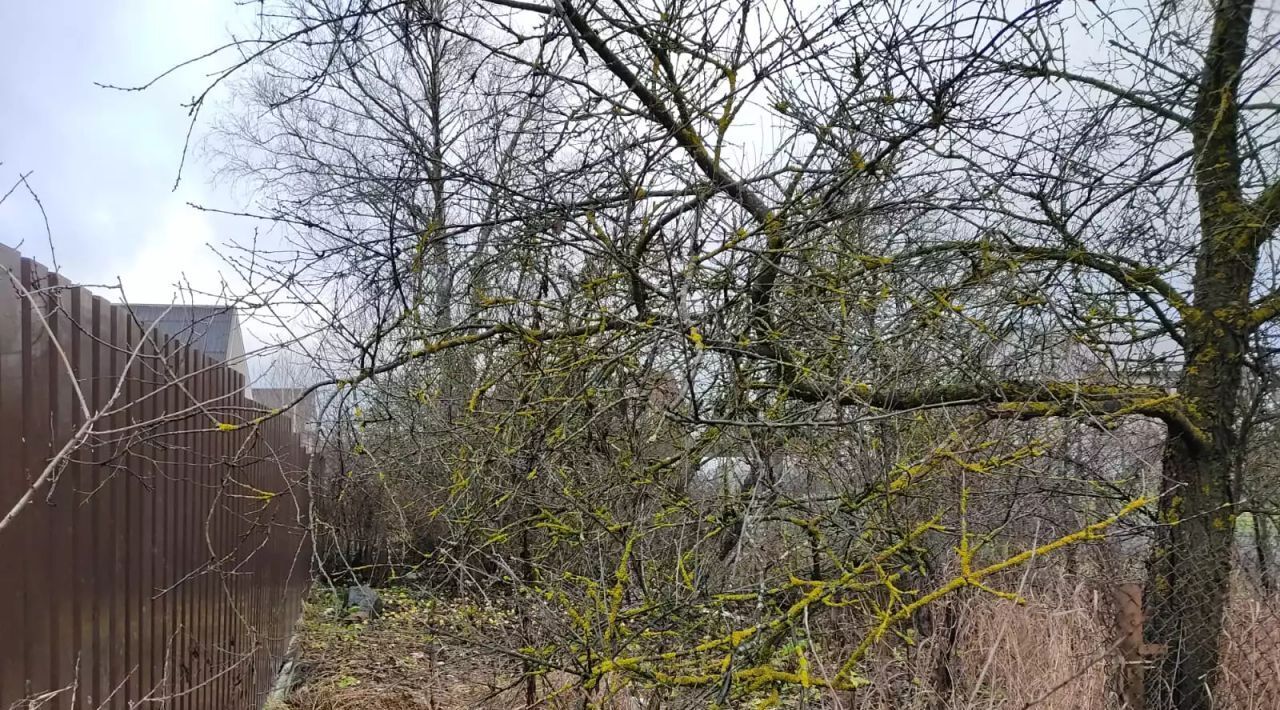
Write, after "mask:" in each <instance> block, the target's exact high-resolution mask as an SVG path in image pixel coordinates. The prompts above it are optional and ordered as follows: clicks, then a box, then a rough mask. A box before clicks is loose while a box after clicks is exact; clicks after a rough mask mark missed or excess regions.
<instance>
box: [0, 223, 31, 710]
mask: <svg viewBox="0 0 1280 710" xmlns="http://www.w3.org/2000/svg"><path fill="white" fill-rule="evenodd" d="M21 274H22V263H21V257H20V256H19V255H18V253H17V252H16V251H13V250H12V249H9V248H8V247H5V246H0V451H3V452H5V455H3V456H0V519H2V518H3V517H4V516H6V515H7V514H8V513H9V511H10V510H11V509H12V508H13V507H14V506H15V505H18V503H19V501H20V500H21V498H22V495H23V493H25V492H26V488H27V487H26V474H25V461H26V453H25V439H24V438H23V425H24V424H23V415H22V412H23V410H22V404H23V401H24V398H25V394H24V390H25V388H26V386H25V384H24V383H25V380H24V378H23V367H24V363H25V361H26V354H25V353H26V348H27V341H26V340H25V339H24V338H22V337H20V336H21V333H22V315H21V312H20V311H21V303H20V300H19V298H18V292H17V288H18V281H17V280H18V279H21ZM25 524H26V520H25V519H16V518H15V520H14V523H12V524H11V525H10V526H9V527H8V529H7V530H0V536H4V537H0V540H3V539H4V538H6V537H12V536H15V535H17V534H18V532H17V531H18V530H20V529H21V528H22V527H23V526H24V525H25ZM25 564H26V559H25V554H24V546H20V545H4V544H0V569H5V570H15V571H16V572H17V573H18V575H22V573H23V572H24V571H25V570H24V566H25ZM10 579H11V580H13V581H11V582H10V590H9V594H10V595H11V596H10V597H9V598H8V603H5V604H0V627H2V628H5V629H9V630H10V631H11V632H12V634H13V637H12V638H11V639H10V641H9V642H6V643H3V644H0V698H17V697H21V696H22V693H23V690H24V688H25V686H26V678H27V667H26V648H25V645H24V642H23V641H24V639H25V633H26V629H25V623H26V622H25V619H26V613H25V608H24V606H23V605H24V604H25V597H24V595H25V584H24V583H23V582H22V581H21V580H20V579H14V578H12V577H10ZM0 707H3V705H2V704H0Z"/></svg>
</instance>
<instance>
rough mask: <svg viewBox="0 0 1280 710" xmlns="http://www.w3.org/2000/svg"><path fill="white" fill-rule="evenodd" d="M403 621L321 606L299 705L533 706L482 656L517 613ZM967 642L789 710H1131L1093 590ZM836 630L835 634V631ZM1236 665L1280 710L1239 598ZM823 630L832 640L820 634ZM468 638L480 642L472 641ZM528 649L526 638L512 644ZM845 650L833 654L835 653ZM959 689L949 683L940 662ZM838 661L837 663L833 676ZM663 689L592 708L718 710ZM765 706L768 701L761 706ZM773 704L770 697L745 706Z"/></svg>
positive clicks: (1265, 646) (887, 656) (1269, 640)
mask: <svg viewBox="0 0 1280 710" xmlns="http://www.w3.org/2000/svg"><path fill="white" fill-rule="evenodd" d="M390 596H391V599H390V605H389V606H390V609H391V610H390V612H389V613H388V614H387V615H386V616H385V617H383V618H381V619H379V620H376V621H374V622H372V623H368V624H354V625H351V624H346V623H344V622H340V621H338V620H337V619H336V616H335V615H333V614H331V613H329V614H326V613H325V610H324V605H323V604H313V605H311V607H310V608H309V611H308V623H307V627H306V631H305V632H304V638H303V643H302V659H301V661H302V663H301V666H302V669H303V670H302V684H301V686H300V687H299V688H298V689H297V690H296V691H295V692H294V693H293V694H292V695H291V697H290V699H289V701H288V705H289V707H290V708H291V709H292V710H356V709H360V710H419V709H429V710H462V709H464V708H465V709H473V708H474V709H477V710H484V709H491V710H508V709H515V708H525V707H527V705H526V703H525V694H524V684H523V683H521V682H520V681H519V678H520V673H519V669H518V668H517V667H516V665H515V664H513V663H512V662H510V661H509V660H507V659H505V658H504V657H502V656H500V655H499V654H496V653H494V652H492V651H491V650H486V649H485V648H483V647H481V646H484V645H486V644H491V645H492V646H494V647H497V646H501V645H503V643H504V639H505V638H508V637H511V638H514V635H515V634H514V629H513V622H512V621H511V615H510V614H509V613H508V612H506V611H504V610H501V609H496V608H492V607H477V606H474V605H471V604H468V603H449V604H445V603H424V602H420V601H416V600H413V599H412V597H411V596H409V595H404V594H400V595H397V594H395V593H392V594H391V595H390ZM952 603H954V604H956V605H957V606H956V612H957V613H956V615H955V618H956V619H957V621H958V626H957V633H956V641H955V644H954V646H953V647H952V648H951V649H950V650H949V652H948V650H947V649H945V648H943V646H942V644H940V643H939V640H940V638H942V637H941V635H939V634H935V635H934V636H933V637H932V638H930V639H927V640H925V641H924V642H922V643H920V644H918V645H914V646H913V645H908V644H904V643H902V642H895V643H886V644H884V645H883V646H882V647H881V648H879V649H877V652H876V654H875V657H874V658H873V659H872V662H871V663H869V664H868V667H867V668H866V669H865V671H866V675H867V676H868V677H869V678H870V680H872V681H873V683H872V685H871V686H869V687H868V688H864V689H861V690H859V691H858V692H855V693H841V694H826V695H823V694H820V693H818V692H817V691H810V692H808V693H806V694H805V699H804V700H801V699H800V696H799V695H797V694H795V693H792V694H790V695H783V696H782V701H781V703H780V704H779V705H778V706H781V707H804V708H814V709H817V708H841V709H843V710H889V709H890V708H894V709H901V710H1020V709H1022V708H1038V709H1040V710H1076V709H1078V708H1101V709H1107V708H1118V707H1119V702H1118V699H1117V695H1116V684H1115V676H1116V673H1117V669H1118V667H1119V657H1118V653H1117V652H1116V650H1115V644H1114V642H1113V641H1114V636H1113V634H1112V632H1111V625H1110V624H1111V622H1110V613H1111V612H1110V610H1109V608H1108V603H1107V601H1106V596H1105V595H1102V594H1099V593H1095V592H1094V591H1091V590H1090V589H1089V588H1087V587H1085V586H1084V585H1078V586H1075V587H1059V588H1058V590H1056V591H1055V592H1052V593H1039V594H1033V595H1029V603H1028V604H1026V605H1025V606H1017V605H1014V604H1011V603H1009V602H1006V601H1003V600H1000V599H996V598H993V597H991V596H989V595H971V596H968V597H965V598H959V597H957V598H956V599H955V600H954V601H953V602H952ZM838 629H839V624H836V623H833V624H832V628H830V629H827V630H826V631H827V632H835V631H837V630H838ZM1228 629H1230V634H1229V639H1228V640H1227V641H1226V642H1225V643H1224V647H1223V658H1224V668H1225V669H1226V671H1227V675H1226V676H1225V678H1224V682H1223V684H1222V685H1221V692H1222V695H1223V697H1222V700H1221V703H1222V704H1221V705H1220V706H1219V707H1222V708H1230V709H1231V710H1273V709H1274V708H1276V707H1280V617H1278V616H1277V614H1276V613H1275V610H1274V609H1273V608H1269V607H1268V606H1266V605H1264V604H1262V603H1260V602H1259V601H1257V600H1255V599H1248V598H1244V597H1243V596H1242V595H1238V596H1237V598H1236V600H1235V603H1233V605H1232V607H1231V609H1230V611H1229V619H1228ZM819 632H821V630H819ZM451 638H456V639H462V638H467V639H473V640H477V641H478V644H477V643H463V642H461V641H457V640H452V641H451V640H450V639H451ZM512 644H513V645H514V641H513V642H512ZM834 647H835V646H833V648H834ZM942 653H947V656H946V658H947V661H946V663H945V664H944V665H945V667H946V668H947V669H948V671H949V677H950V680H951V683H950V685H951V687H950V689H949V690H947V689H944V691H943V692H939V691H938V688H936V687H934V686H935V680H934V679H935V678H936V669H937V668H938V666H939V654H942ZM837 665H838V663H837V662H836V660H835V659H834V658H832V659H829V667H831V668H834V667H835V666H837ZM571 684H572V679H571V678H570V677H568V676H559V675H557V674H549V675H547V676H544V677H542V678H540V679H539V682H538V685H537V695H538V697H539V699H540V702H539V703H537V706H538V707H543V708H548V709H553V708H581V707H585V706H584V704H583V700H584V696H583V694H582V693H581V692H580V691H577V690H574V691H571V692H567V693H564V694H561V695H558V696H556V697H555V698H554V699H553V700H551V701H547V700H546V699H545V698H546V696H547V695H548V694H550V693H551V691H552V689H554V688H559V687H564V686H566V685H571ZM653 692H654V691H651V690H645V689H636V688H625V689H624V690H623V691H622V692H618V693H615V694H611V693H610V692H609V689H608V687H607V685H606V686H605V687H602V688H600V689H597V690H596V691H595V692H594V693H592V695H591V698H590V699H591V700H592V701H593V702H595V703H598V704H597V705H592V706H591V707H599V708H606V709H608V710H651V709H652V708H654V707H657V706H659V705H660V706H661V707H662V708H664V709H666V710H671V709H673V708H685V707H690V708H691V707H707V706H708V704H709V702H710V701H709V698H707V697H706V696H696V697H695V696H689V695H685V696H683V697H676V698H672V697H670V696H667V697H665V698H664V699H663V702H661V703H657V702H655V700H654V696H653ZM760 697H761V699H763V698H765V697H767V696H763V695H762V696H760ZM742 706H743V707H753V706H761V707H764V706H765V705H762V704H760V702H759V701H757V700H752V701H751V702H749V703H747V704H745V705H742Z"/></svg>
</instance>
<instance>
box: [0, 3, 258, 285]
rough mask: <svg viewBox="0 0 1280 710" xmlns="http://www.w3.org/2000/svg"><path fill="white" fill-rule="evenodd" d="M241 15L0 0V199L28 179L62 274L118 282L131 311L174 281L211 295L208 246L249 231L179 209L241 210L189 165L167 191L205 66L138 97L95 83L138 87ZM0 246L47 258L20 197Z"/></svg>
mask: <svg viewBox="0 0 1280 710" xmlns="http://www.w3.org/2000/svg"><path fill="white" fill-rule="evenodd" d="M251 19H252V17H251V16H249V17H246V16H245V10H243V9H241V8H237V7H236V3H235V2H234V0H105V1H104V2H92V1H91V0H0V27H4V28H5V40H4V42H2V43H0V163H3V164H2V165H0V183H2V184H3V185H2V187H0V194H3V193H4V192H5V191H7V190H8V189H9V187H10V186H12V185H13V183H14V181H15V180H17V178H18V176H19V175H21V174H23V173H26V172H30V173H31V176H30V182H31V184H32V186H33V187H34V188H35V189H36V191H37V193H38V194H39V196H40V199H41V200H42V201H43V203H44V207H45V210H46V212H47V213H48V216H49V223H50V227H51V229H52V232H53V244H54V247H55V248H56V252H57V261H58V264H59V266H60V267H61V270H62V272H63V273H64V275H66V276H67V277H68V278H70V279H72V280H74V281H78V282H80V283H114V282H115V281H116V279H117V277H118V278H120V279H122V280H123V282H124V285H125V288H126V292H127V294H128V298H129V300H130V301H134V302H144V301H152V302H168V301H170V300H171V298H172V294H173V291H174V289H173V284H174V283H175V282H176V281H178V280H179V279H181V278H183V277H184V276H185V277H186V278H189V279H190V280H191V281H192V282H193V283H194V284H196V285H197V286H198V287H203V288H216V285H217V284H218V283H219V278H218V266H219V262H218V259H217V258H216V257H215V256H214V255H213V254H212V253H211V252H210V250H209V249H208V246H207V245H208V244H209V243H211V242H219V241H223V242H225V241H228V240H231V239H236V238H241V237H244V236H246V235H247V234H248V233H250V232H251V230H252V227H253V225H252V224H250V223H248V222H246V221H243V220H236V219H230V218H216V217H212V216H210V215H207V214H202V213H200V212H198V211H196V210H194V209H192V208H191V207H188V206H187V203H188V202H198V203H204V204H213V205H217V206H223V207H238V206H242V205H240V204H238V202H239V200H238V199H237V197H236V196H235V195H233V194H231V192H230V191H229V190H227V189H223V188H217V187H215V186H213V185H212V184H211V180H210V177H211V170H210V167H209V166H208V165H207V164H205V163H203V162H201V161H200V159H199V157H198V156H196V158H195V159H194V160H190V159H189V160H188V164H187V168H186V169H185V171H184V177H183V181H182V184H181V185H180V186H179V188H178V189H177V190H176V191H174V190H173V183H174V177H175V176H176V174H177V171H178V164H179V159H180V157H181V150H182V143H183V137H184V134H185V132H186V129H187V116H186V112H185V110H184V109H183V108H182V106H181V104H182V103H183V102H185V101H188V100H190V98H191V97H192V96H193V95H194V94H196V93H198V92H199V91H200V89H201V88H203V86H204V82H205V77H204V74H205V72H207V71H210V70H212V69H213V68H214V67H213V65H210V64H206V65H204V66H203V67H201V68H197V69H194V70H188V71H183V72H181V73H178V74H176V75H175V76H171V77H169V78H167V79H165V80H163V81H161V82H160V83H159V84H157V85H156V86H155V87H153V88H151V89H149V90H147V91H144V92H121V91H112V90H108V89H103V88H99V87H97V86H95V85H94V82H102V83H108V84H119V85H136V84H140V83H143V82H145V81H146V80H147V79H150V78H151V77H153V76H155V75H156V74H158V73H160V72H162V71H164V70H165V69H167V68H169V67H170V66H173V65H174V64H176V63H178V62H180V61H182V60H184V59H187V58H190V57H192V56H195V55H197V54H201V53H203V52H204V51H207V50H208V49H211V48H213V47H215V46H217V45H219V44H222V43H224V42H225V41H226V40H227V39H228V37H229V36H230V34H229V33H230V32H231V31H232V30H233V29H237V28H239V29H243V28H245V27H246V26H248V21H249V20H251ZM0 243H3V244H6V245H8V246H18V245H19V244H21V247H20V248H21V251H22V252H23V254H24V255H27V256H32V257H36V258H37V259H39V260H40V261H42V262H44V263H46V264H49V263H51V261H52V258H51V257H50V254H49V246H48V240H47V239H46V237H45V232H44V225H43V222H42V220H41V217H40V212H39V210H38V208H37V207H36V205H35V203H34V202H33V200H32V199H31V198H30V196H29V195H28V194H27V193H26V192H25V190H23V189H22V188H19V189H18V190H17V191H16V192H14V193H13V194H12V195H11V196H10V197H9V199H8V200H7V201H6V202H5V203H4V204H3V205H0Z"/></svg>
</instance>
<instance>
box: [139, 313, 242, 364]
mask: <svg viewBox="0 0 1280 710" xmlns="http://www.w3.org/2000/svg"><path fill="white" fill-rule="evenodd" d="M128 309H129V310H130V311H131V312H132V313H133V315H134V317H135V318H137V319H138V322H139V323H141V324H142V326H143V328H146V327H148V326H150V325H151V324H152V323H155V329H156V330H157V331H158V332H160V333H161V334H163V335H167V336H169V337H171V338H177V339H178V341H179V342H182V343H186V344H188V345H191V346H193V347H195V349H197V350H199V351H200V352H202V353H204V354H205V355H207V356H208V357H210V358H212V359H214V360H217V361H219V362H225V361H226V359H227V349H228V348H229V347H230V343H231V333H232V331H233V330H234V329H235V328H236V327H237V325H238V320H239V319H238V317H237V315H236V309H234V308H232V307H230V306H184V305H169V304H154V303H145V304H137V303H131V304H129V306H128Z"/></svg>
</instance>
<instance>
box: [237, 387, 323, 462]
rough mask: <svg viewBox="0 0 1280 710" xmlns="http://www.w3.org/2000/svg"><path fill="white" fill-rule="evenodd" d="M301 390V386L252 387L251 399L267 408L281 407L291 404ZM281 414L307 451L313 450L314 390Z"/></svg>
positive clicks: (315, 424)
mask: <svg viewBox="0 0 1280 710" xmlns="http://www.w3.org/2000/svg"><path fill="white" fill-rule="evenodd" d="M303 391H304V390H303V388H301V387H254V388H253V401H255V402H257V403H258V404H260V405H262V406H263V407H266V408H267V409H283V408H285V407H287V406H289V405H290V404H293V402H294V401H296V400H297V399H298V397H300V396H301V395H302V393H303ZM281 416H283V417H284V418H285V419H287V420H289V423H291V424H292V425H293V430H294V431H295V432H297V433H298V435H299V436H301V437H302V445H303V446H304V447H306V449H307V451H309V452H314V451H315V438H316V434H315V433H316V428H317V421H316V403H315V392H312V393H310V394H308V395H307V396H306V397H303V399H302V401H300V402H298V403H297V404H296V405H294V406H293V407H291V408H290V409H289V411H287V412H285V413H284V414H282V415H281Z"/></svg>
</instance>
